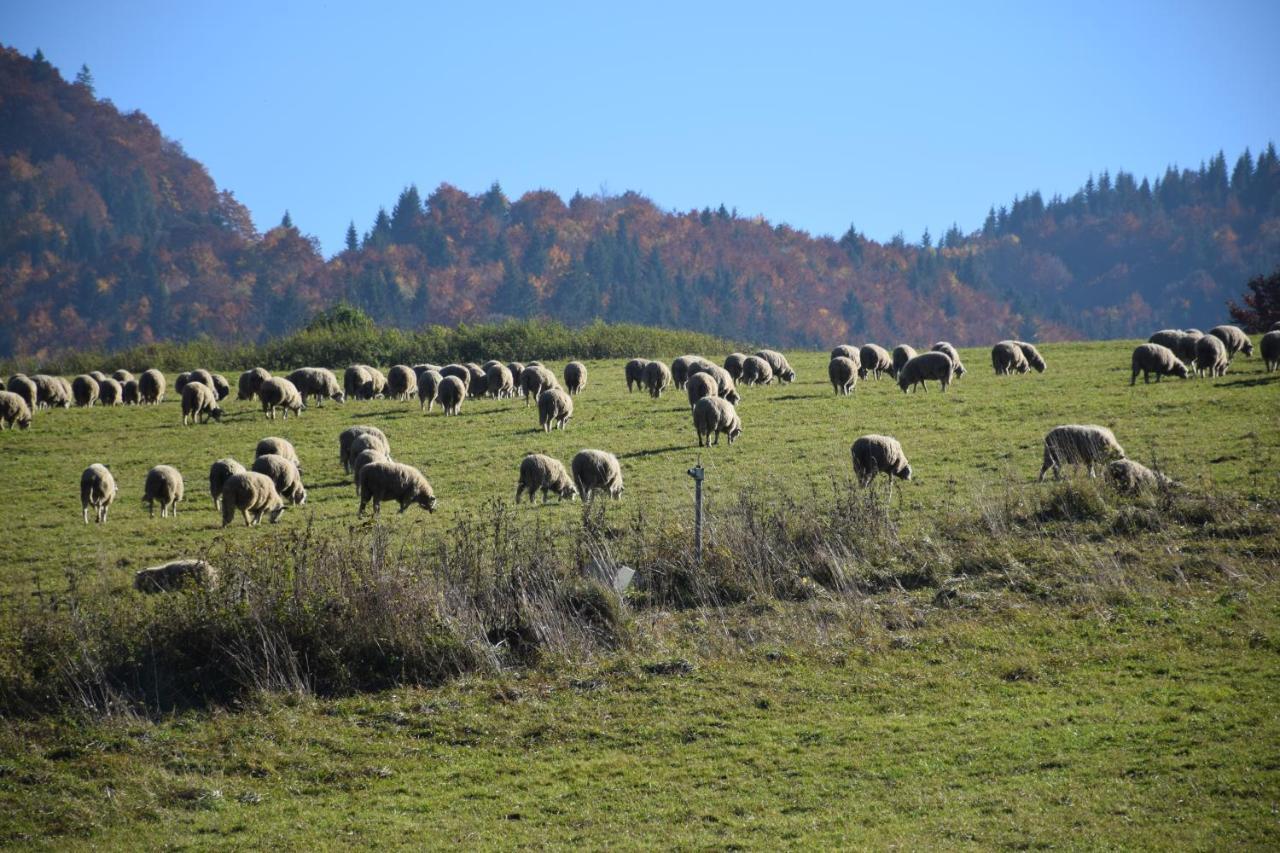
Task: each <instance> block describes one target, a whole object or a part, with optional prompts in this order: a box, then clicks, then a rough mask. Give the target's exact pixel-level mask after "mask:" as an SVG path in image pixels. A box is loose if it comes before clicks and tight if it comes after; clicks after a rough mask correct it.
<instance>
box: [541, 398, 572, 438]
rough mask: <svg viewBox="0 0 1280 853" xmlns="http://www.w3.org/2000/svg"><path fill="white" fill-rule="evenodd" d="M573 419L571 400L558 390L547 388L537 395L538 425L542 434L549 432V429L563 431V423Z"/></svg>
mask: <svg viewBox="0 0 1280 853" xmlns="http://www.w3.org/2000/svg"><path fill="white" fill-rule="evenodd" d="M571 417H573V398H572V397H570V396H569V395H568V394H566V393H565V392H564V391H562V390H560V389H559V388H548V389H547V390H545V391H543V392H542V393H541V394H539V395H538V423H540V424H541V425H542V431H543V432H551V428H552V427H555V428H556V429H564V425H565V423H566V422H567V421H568V420H569V418H571Z"/></svg>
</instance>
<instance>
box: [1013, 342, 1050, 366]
mask: <svg viewBox="0 0 1280 853" xmlns="http://www.w3.org/2000/svg"><path fill="white" fill-rule="evenodd" d="M1014 343H1015V344H1017V346H1018V349H1020V350H1022V354H1023V355H1024V356H1026V357H1027V362H1028V363H1029V364H1030V365H1031V369H1032V370H1034V371H1035V372H1036V373H1044V371H1045V368H1047V367H1048V366H1049V365H1048V364H1047V363H1046V362H1045V360H1044V356H1043V355H1041V354H1040V350H1038V349H1036V347H1035V345H1034V344H1029V343H1027V342H1026V341H1014Z"/></svg>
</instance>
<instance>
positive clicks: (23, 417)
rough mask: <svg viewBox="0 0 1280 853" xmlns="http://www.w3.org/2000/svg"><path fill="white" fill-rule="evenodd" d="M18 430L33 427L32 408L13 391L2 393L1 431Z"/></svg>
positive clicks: (0, 400) (0, 408) (0, 407)
mask: <svg viewBox="0 0 1280 853" xmlns="http://www.w3.org/2000/svg"><path fill="white" fill-rule="evenodd" d="M14 424H17V425H18V429H27V428H28V427H30V426H31V407H30V406H28V405H27V401H26V400H25V399H23V398H22V397H21V396H20V395H18V394H15V393H13V392H12V391H0V429H12V428H13V425H14Z"/></svg>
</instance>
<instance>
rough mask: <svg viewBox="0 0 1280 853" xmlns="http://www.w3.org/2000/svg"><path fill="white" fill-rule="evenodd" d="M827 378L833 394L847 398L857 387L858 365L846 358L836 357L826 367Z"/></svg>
mask: <svg viewBox="0 0 1280 853" xmlns="http://www.w3.org/2000/svg"><path fill="white" fill-rule="evenodd" d="M827 378H828V379H830V380H831V388H832V390H833V391H835V393H837V394H843V395H845V396H847V395H848V394H849V392H850V391H852V390H853V389H854V388H856V387H857V385H858V365H857V364H855V363H854V362H853V359H851V358H848V357H847V356H843V355H841V356H836V357H835V358H833V359H831V363H830V364H828V365H827Z"/></svg>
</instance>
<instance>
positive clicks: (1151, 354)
mask: <svg viewBox="0 0 1280 853" xmlns="http://www.w3.org/2000/svg"><path fill="white" fill-rule="evenodd" d="M1132 367H1133V375H1132V376H1131V377H1129V384H1130V385H1134V384H1135V383H1137V381H1138V374H1139V373H1141V374H1142V381H1143V383H1144V384H1145V383H1148V382H1150V381H1151V374H1153V373H1154V374H1155V375H1156V382H1159V381H1160V380H1161V379H1163V378H1164V377H1166V376H1177V377H1178V378H1179V379H1186V378H1187V366H1186V365H1185V364H1183V363H1182V362H1180V361H1178V357H1177V356H1176V355H1174V354H1173V350H1171V349H1169V348H1168V347H1162V346H1160V345H1159V344H1139V345H1138V346H1137V347H1135V348H1134V350H1133V359H1132Z"/></svg>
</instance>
